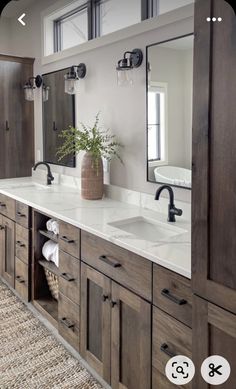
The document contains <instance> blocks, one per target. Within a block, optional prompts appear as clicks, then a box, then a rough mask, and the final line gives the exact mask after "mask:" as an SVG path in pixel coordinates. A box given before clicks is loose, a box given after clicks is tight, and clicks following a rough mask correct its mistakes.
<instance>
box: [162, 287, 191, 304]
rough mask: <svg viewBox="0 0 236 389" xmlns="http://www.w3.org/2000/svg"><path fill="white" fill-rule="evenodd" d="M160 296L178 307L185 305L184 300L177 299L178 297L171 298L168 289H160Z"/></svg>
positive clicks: (185, 301)
mask: <svg viewBox="0 0 236 389" xmlns="http://www.w3.org/2000/svg"><path fill="white" fill-rule="evenodd" d="M161 294H162V296H164V297H166V298H168V299H169V300H171V301H173V303H175V304H178V305H184V304H187V300H185V299H178V297H175V296H173V295H172V294H171V293H170V291H169V290H168V289H162V291H161Z"/></svg>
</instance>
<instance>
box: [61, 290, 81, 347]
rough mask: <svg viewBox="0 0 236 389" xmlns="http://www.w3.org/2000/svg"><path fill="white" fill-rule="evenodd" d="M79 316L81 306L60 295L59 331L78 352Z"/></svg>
mask: <svg viewBox="0 0 236 389" xmlns="http://www.w3.org/2000/svg"><path fill="white" fill-rule="evenodd" d="M79 316H80V310H79V306H78V305H77V304H74V303H73V302H72V301H71V300H69V299H68V298H67V297H66V296H64V295H63V294H62V293H59V298H58V330H59V333H60V334H61V336H63V338H64V339H66V340H67V342H68V343H70V344H71V345H72V346H73V347H74V348H75V349H77V350H79Z"/></svg>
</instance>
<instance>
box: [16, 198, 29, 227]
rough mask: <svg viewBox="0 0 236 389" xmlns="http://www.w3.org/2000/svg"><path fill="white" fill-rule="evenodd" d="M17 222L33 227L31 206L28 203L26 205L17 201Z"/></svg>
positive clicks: (23, 225)
mask: <svg viewBox="0 0 236 389" xmlns="http://www.w3.org/2000/svg"><path fill="white" fill-rule="evenodd" d="M15 221H16V223H18V224H20V225H21V226H22V227H25V228H30V227H31V208H30V207H28V205H25V204H23V203H21V202H19V201H16V216H15Z"/></svg>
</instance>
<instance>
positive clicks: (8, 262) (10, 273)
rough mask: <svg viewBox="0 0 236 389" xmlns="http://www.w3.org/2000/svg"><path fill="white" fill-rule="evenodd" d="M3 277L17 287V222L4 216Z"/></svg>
mask: <svg viewBox="0 0 236 389" xmlns="http://www.w3.org/2000/svg"><path fill="white" fill-rule="evenodd" d="M1 226H2V227H3V230H2V231H3V237H2V242H3V244H2V276H3V278H4V279H5V280H6V281H7V282H8V283H9V285H11V286H12V287H14V285H15V222H14V221H12V220H10V219H8V218H6V217H5V216H2V224H1Z"/></svg>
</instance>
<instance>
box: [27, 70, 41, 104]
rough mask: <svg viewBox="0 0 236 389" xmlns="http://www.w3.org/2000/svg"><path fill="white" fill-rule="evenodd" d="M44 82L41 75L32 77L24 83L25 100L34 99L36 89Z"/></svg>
mask: <svg viewBox="0 0 236 389" xmlns="http://www.w3.org/2000/svg"><path fill="white" fill-rule="evenodd" d="M42 83H43V79H42V77H41V76H36V77H30V78H29V80H28V81H27V82H26V84H25V85H24V88H23V89H24V92H25V100H27V101H34V90H35V89H36V87H37V88H40V87H41V85H42Z"/></svg>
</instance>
